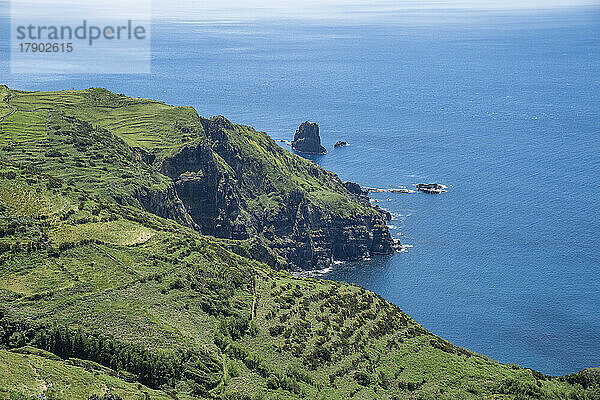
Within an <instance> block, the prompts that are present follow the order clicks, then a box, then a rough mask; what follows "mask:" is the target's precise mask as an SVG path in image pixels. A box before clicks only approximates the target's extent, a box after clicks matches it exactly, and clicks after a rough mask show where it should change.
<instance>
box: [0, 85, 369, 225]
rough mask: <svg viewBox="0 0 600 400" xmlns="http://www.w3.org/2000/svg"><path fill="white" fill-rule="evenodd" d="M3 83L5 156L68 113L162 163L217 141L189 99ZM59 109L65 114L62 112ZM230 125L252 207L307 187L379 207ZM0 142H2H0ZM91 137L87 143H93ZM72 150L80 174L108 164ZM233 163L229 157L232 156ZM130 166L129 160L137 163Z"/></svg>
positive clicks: (337, 203) (317, 194)
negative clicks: (8, 110)
mask: <svg viewBox="0 0 600 400" xmlns="http://www.w3.org/2000/svg"><path fill="white" fill-rule="evenodd" d="M3 90H4V91H5V93H8V95H6V94H5V97H6V96H8V98H7V101H6V102H5V103H7V104H8V105H9V106H10V107H13V108H14V109H15V110H17V112H16V113H15V114H14V115H12V116H10V117H9V118H7V119H6V121H4V122H3V123H1V124H0V127H1V128H2V129H3V130H4V131H5V132H9V133H10V134H9V135H5V136H4V138H3V139H2V140H4V144H9V145H12V149H13V150H12V152H9V151H5V156H7V157H11V158H16V159H22V158H23V157H22V156H21V157H20V156H19V153H20V150H21V149H22V148H23V146H20V144H24V143H23V141H24V140H25V138H26V137H27V138H29V139H33V138H35V139H37V140H42V139H44V138H45V132H44V124H45V123H46V121H48V119H52V118H54V120H58V119H60V117H61V116H62V115H63V114H64V115H68V116H74V117H77V118H78V119H80V120H82V121H87V122H89V123H91V124H92V125H93V128H94V130H99V131H102V129H106V130H108V131H110V133H111V134H114V135H116V136H117V137H119V138H120V139H122V140H123V141H124V142H125V143H127V144H128V145H129V146H131V147H133V148H139V149H143V150H144V151H145V152H147V153H150V154H152V155H154V156H155V157H156V159H155V160H156V161H155V163H160V161H161V160H163V159H164V158H167V157H170V156H173V155H174V154H175V153H177V152H178V151H179V150H181V149H182V148H183V147H186V146H194V145H197V144H199V143H213V145H216V143H215V139H214V138H209V137H207V135H206V132H205V130H204V128H203V126H202V121H203V120H202V119H201V118H200V117H198V115H197V113H196V111H195V110H194V109H193V108H191V107H173V106H169V105H166V104H164V103H161V102H158V101H155V100H148V99H133V98H129V97H126V96H123V95H118V94H114V93H111V92H109V91H107V90H105V89H88V90H82V91H60V92H22V91H16V90H8V89H3ZM51 111H55V112H51ZM56 112H58V114H60V115H59V116H56ZM204 121H206V120H204ZM24 125H26V126H24ZM226 125H227V126H228V127H229V129H228V136H229V141H230V143H231V145H232V146H233V150H234V151H235V152H239V153H240V156H241V157H242V158H243V160H244V163H243V165H242V168H243V173H241V174H238V176H237V177H236V179H238V180H239V181H240V184H241V185H242V186H243V187H245V188H246V189H248V190H247V192H249V193H252V195H251V196H250V197H248V198H247V199H246V200H247V201H248V206H249V211H255V210H261V209H269V210H272V211H274V212H276V211H277V208H279V207H281V206H282V204H283V202H282V201H281V198H282V196H283V197H284V198H285V197H286V196H288V195H289V194H290V193H291V192H293V191H294V190H302V191H304V192H306V193H308V194H309V198H311V199H312V200H313V201H314V202H315V203H316V204H319V205H321V206H323V207H325V208H327V209H329V210H330V211H331V212H334V213H340V214H341V215H342V216H349V217H350V216H353V215H357V214H372V213H374V211H373V210H372V209H371V208H370V207H365V206H363V205H361V204H359V203H357V202H356V201H355V200H354V199H353V197H352V196H349V195H348V192H347V191H346V190H345V188H344V187H343V185H342V184H341V181H340V180H339V179H338V178H337V176H335V174H333V173H330V172H327V171H324V170H323V169H322V168H320V167H318V166H316V165H315V164H313V163H311V162H309V161H307V160H304V159H303V158H301V157H298V156H295V155H293V154H292V153H290V152H288V151H284V150H283V149H281V148H280V147H279V146H277V144H276V143H275V142H274V141H273V139H271V138H270V137H269V136H268V135H266V134H264V133H262V132H257V131H255V130H254V129H252V128H250V127H246V126H243V125H230V124H229V123H227V124H226ZM99 134H100V135H101V134H102V133H101V132H100V133H99ZM52 139H53V138H52V137H50V138H49V140H47V141H45V143H46V144H47V146H52V147H54V146H55V142H56V140H54V141H53V140H52ZM42 142H44V141H42ZM1 144H3V142H0V145H1ZM67 144H70V143H67ZM90 144H91V143H87V145H90ZM85 145H86V143H82V146H79V150H85ZM96 146H97V147H99V146H98V145H96ZM26 147H27V151H28V152H31V153H32V154H28V155H29V156H30V158H31V156H34V157H36V158H37V157H39V153H38V154H36V153H34V152H32V151H31V148H30V146H26ZM67 147H68V146H67ZM215 147H216V146H215ZM9 148H10V147H9ZM75 150H78V149H77V148H76V149H75ZM15 153H16V154H15ZM82 153H84V154H82ZM214 154H215V157H216V158H217V159H218V160H221V161H223V159H222V158H221V156H220V155H219V154H218V151H217V149H215V152H214ZM72 156H73V157H74V158H75V161H76V163H75V165H72V167H71V168H69V171H70V173H71V175H72V176H71V178H72V179H74V180H75V179H77V178H78V176H82V175H85V176H86V177H87V176H89V175H90V172H91V173H93V172H94V171H93V169H101V168H103V167H106V165H102V164H101V163H98V162H95V161H98V160H100V161H102V158H99V156H98V154H97V153H94V149H93V148H92V149H91V150H90V151H85V152H84V151H78V152H77V154H72ZM61 161H62V160H61ZM67 161H68V160H67ZM77 161H79V163H77ZM90 161H91V163H90ZM107 161H108V164H109V165H108V169H109V172H113V171H112V169H113V168H111V167H110V164H113V165H114V160H112V159H111V160H107ZM232 163H233V162H232V160H230V164H232ZM44 164H46V160H44ZM117 165H118V166H120V167H121V168H120V170H122V169H123V166H121V165H119V164H117ZM125 167H127V168H130V167H131V166H130V165H127V166H125ZM82 168H85V170H82ZM222 169H223V170H224V171H229V172H233V171H234V170H235V168H232V165H228V164H227V163H226V162H224V161H223V163H222ZM132 172H133V173H132V174H131V175H132V176H128V177H126V178H128V179H129V180H137V181H138V183H139V182H145V181H146V179H147V178H148V174H145V175H144V176H142V178H143V179H139V180H138V179H136V178H135V177H136V176H138V174H139V173H140V172H139V171H132ZM194 172H196V171H194ZM152 178H153V179H152V182H153V185H160V182H159V181H160V176H157V175H156V174H155V175H153V176H152ZM123 181H124V182H123ZM113 182H114V183H115V185H110V186H114V187H119V186H120V185H121V184H122V183H125V184H131V182H128V181H127V179H123V178H121V177H118V176H117V177H114V179H113V180H112V181H110V183H113ZM82 183H83V182H82ZM83 184H85V183H83ZM99 186H101V185H98V184H97V182H89V183H88V184H85V186H84V187H85V188H86V189H88V190H90V191H96V190H98V189H99ZM119 194H120V193H119ZM127 194H130V192H125V191H123V195H127ZM255 195H256V196H255Z"/></svg>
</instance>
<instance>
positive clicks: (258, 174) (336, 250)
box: [160, 117, 394, 269]
mask: <svg viewBox="0 0 600 400" xmlns="http://www.w3.org/2000/svg"><path fill="white" fill-rule="evenodd" d="M201 124H202V127H203V130H204V133H205V134H206V137H207V138H208V142H204V143H200V144H197V145H193V146H186V147H184V148H182V149H181V150H179V151H178V152H177V153H175V154H174V155H172V156H170V157H167V158H165V159H164V160H162V162H161V163H160V172H161V173H162V174H164V175H165V176H168V177H170V178H171V179H172V180H173V182H174V184H175V190H176V193H177V195H178V198H179V199H181V201H182V202H183V204H184V205H185V208H186V210H187V212H188V213H189V215H190V216H191V218H192V219H193V221H194V222H195V223H196V224H197V225H198V228H199V230H200V231H201V232H202V233H203V234H208V235H212V236H215V237H219V238H226V239H237V240H253V241H255V242H257V241H258V242H260V243H263V244H265V246H266V247H267V248H268V249H269V251H272V252H273V256H274V258H275V259H277V260H278V263H279V264H281V265H284V266H285V265H286V264H287V267H290V268H301V269H310V268H322V267H326V266H329V265H331V263H332V262H333V261H334V260H344V261H351V260H359V259H363V258H366V257H369V256H371V255H374V254H390V253H392V252H393V251H394V243H393V240H392V238H391V236H390V233H389V230H388V228H387V226H386V220H387V219H388V218H389V214H388V213H387V212H385V211H383V210H381V209H379V208H376V207H373V206H371V205H370V204H369V201H368V199H367V198H366V196H365V195H364V194H363V193H362V192H361V191H360V188H358V190H357V187H358V185H352V184H349V183H344V182H342V181H341V180H340V179H339V178H338V177H337V176H336V175H335V174H333V173H331V172H328V171H325V170H323V169H322V168H320V167H319V166H317V165H315V164H313V163H312V162H310V161H306V160H304V159H301V158H300V157H297V156H295V155H293V154H291V153H290V152H288V151H287V150H284V149H281V148H280V147H279V146H277V145H276V143H275V142H274V141H273V140H272V139H271V138H270V137H268V136H267V135H266V134H264V133H261V132H257V131H255V130H254V129H252V128H249V127H245V126H240V125H233V124H231V123H230V122H229V121H228V120H226V119H225V118H224V117H215V118H213V119H210V120H208V119H201ZM349 189H350V190H349Z"/></svg>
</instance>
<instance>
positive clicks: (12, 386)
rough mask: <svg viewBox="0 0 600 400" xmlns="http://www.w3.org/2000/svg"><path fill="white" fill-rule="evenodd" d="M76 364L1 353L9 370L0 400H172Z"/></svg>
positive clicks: (0, 378) (2, 374)
mask: <svg viewBox="0 0 600 400" xmlns="http://www.w3.org/2000/svg"><path fill="white" fill-rule="evenodd" d="M23 350H25V351H23ZM17 351H18V352H17ZM31 353H34V354H31ZM35 353H37V354H42V355H36V354H35ZM49 357H50V358H49ZM73 361H74V362H77V361H76V360H66V361H65V360H61V359H60V358H58V357H52V355H51V354H49V353H44V352H41V351H36V349H33V348H30V349H27V348H25V349H15V351H13V352H11V351H6V350H0V365H4V366H10V368H0V399H2V400H5V399H6V400H17V399H19V400H20V399H23V400H24V399H29V398H30V395H32V394H42V393H44V394H46V396H47V397H48V398H64V399H87V398H88V397H89V396H90V395H92V394H97V395H99V396H102V395H104V394H106V393H111V394H114V395H117V396H120V397H121V398H123V399H131V400H145V399H146V398H147V397H146V395H148V396H149V397H150V398H152V399H157V400H167V399H171V397H169V396H168V395H167V394H166V393H164V392H162V391H157V390H152V389H149V388H147V387H145V386H142V385H139V384H137V383H135V382H125V381H124V380H122V379H120V378H119V377H118V376H116V373H115V372H114V371H111V370H107V369H105V368H89V367H88V368H84V367H80V366H76V365H74V363H73Z"/></svg>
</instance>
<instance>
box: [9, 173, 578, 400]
mask: <svg viewBox="0 0 600 400" xmlns="http://www.w3.org/2000/svg"><path fill="white" fill-rule="evenodd" d="M0 177H1V178H0V204H1V206H0V209H1V210H2V213H1V214H0V221H1V225H0V227H1V228H2V235H0V236H1V238H0V246H2V249H3V251H2V254H1V255H0V263H1V268H0V274H1V279H0V299H2V303H1V304H2V307H6V308H8V309H10V313H11V318H14V319H15V320H18V321H28V320H29V321H36V322H54V323H59V324H67V325H70V326H73V327H80V328H82V329H84V330H85V331H86V332H101V333H105V334H110V335H113V336H114V337H115V338H118V339H119V340H122V341H124V342H128V343H138V344H141V345H143V346H144V347H145V348H147V349H149V350H150V351H151V352H161V351H172V350H173V349H200V350H201V351H202V352H206V353H207V354H210V355H211V357H213V359H214V360H216V361H213V363H216V364H215V365H218V371H216V372H214V373H213V374H212V375H211V377H212V378H211V379H212V381H211V382H209V383H206V382H205V381H203V380H200V382H203V383H202V384H203V385H205V386H206V387H205V388H204V389H206V390H204V391H202V390H200V391H198V388H197V387H195V386H194V382H191V381H190V379H188V378H184V379H181V380H179V381H178V382H175V383H174V385H173V387H174V388H175V390H176V391H177V392H178V393H179V395H180V396H181V395H182V394H185V393H188V394H189V393H192V391H193V390H196V393H204V395H205V396H216V397H223V398H289V399H292V398H311V399H312V398H323V399H326V398H332V399H334V398H351V397H352V398H364V399H376V398H381V399H388V398H389V399H391V398H446V399H457V398H472V399H476V398H483V397H485V396H494V397H489V398H516V397H515V395H516V394H518V393H521V394H523V395H522V396H521V397H519V398H585V397H571V396H585V394H584V391H583V390H582V389H581V387H579V386H572V385H568V384H567V383H563V382H558V381H557V380H551V379H549V378H546V377H543V376H541V375H539V374H533V373H532V372H531V371H529V370H524V369H518V368H511V367H508V366H504V365H501V364H498V363H496V362H494V361H492V360H489V359H487V358H486V357H483V356H480V355H477V354H475V353H472V352H470V351H468V350H464V349H458V348H456V347H454V346H453V345H452V344H450V343H448V342H446V341H444V340H442V339H439V338H437V337H436V336H434V335H432V334H430V333H428V332H427V331H425V330H424V329H423V328H422V327H420V326H419V325H418V324H416V323H415V322H414V321H413V320H412V319H410V318H409V317H408V316H407V315H405V314H403V313H402V312H401V311H400V310H399V309H398V308H397V307H395V306H393V305H391V304H390V303H388V302H387V301H385V300H383V299H381V298H379V297H378V296H376V295H374V294H373V293H370V292H368V291H366V290H364V289H362V288H360V287H357V286H354V285H348V284H342V283H336V282H330V281H320V280H312V279H299V278H294V277H292V276H290V275H289V274H285V273H276V272H273V271H272V270H270V269H269V268H267V267H266V266H264V265H261V264H258V263H256V262H253V261H248V260H246V259H243V258H241V257H239V256H236V255H234V254H232V253H229V252H227V251H226V250H224V249H223V248H221V247H220V246H219V245H218V244H215V243H213V242H212V241H211V240H208V239H205V238H203V237H201V236H199V235H198V234H197V233H195V232H193V231H191V230H189V229H187V228H183V227H181V226H179V225H177V224H176V223H174V222H172V221H168V220H163V219H160V218H158V217H155V216H153V215H151V214H148V213H145V212H142V211H139V210H137V209H135V208H132V207H126V206H119V205H116V204H114V203H110V202H107V201H105V200H103V199H101V198H99V197H96V196H93V195H90V194H88V193H86V192H84V191H81V190H79V189H77V188H76V187H74V186H72V185H68V184H65V183H62V182H57V181H56V180H55V179H52V178H50V177H47V176H44V175H41V174H39V173H36V172H27V171H24V170H22V169H19V168H15V167H11V166H5V167H3V168H1V169H0ZM90 239H94V240H95V241H94V242H89V240H90ZM86 240H87V241H86ZM239 321H243V322H244V321H245V323H244V324H241V325H239V324H238V322H239ZM248 321H251V322H249V323H248ZM239 326H242V328H241V329H238V328H236V327H239ZM0 336H1V334H0ZM13 339H14V338H13ZM22 344H23V343H20V345H22ZM9 345H10V344H9ZM15 345H16V343H15ZM0 357H5V358H7V357H12V358H15V360H16V361H15V363H18V365H20V367H19V368H21V369H20V370H19V369H10V372H7V370H6V369H5V368H0V370H1V371H2V372H1V373H0V377H1V378H0V387H4V388H7V389H10V390H13V391H14V390H17V391H20V392H21V393H24V394H26V395H29V394H34V393H38V392H39V391H40V383H39V380H32V379H31V374H30V373H29V372H25V370H26V368H25V367H26V365H27V364H26V361H25V360H24V359H23V357H24V356H16V355H13V354H12V353H7V352H2V353H0ZM27 358H28V361H27V362H29V363H30V364H32V365H34V367H35V368H36V369H40V370H43V371H49V372H48V377H49V378H48V379H47V380H46V381H47V382H49V383H55V385H54V387H55V388H57V391H56V392H55V393H54V394H53V396H54V397H55V398H74V397H73V396H72V395H71V394H69V393H71V392H69V391H70V390H77V391H82V393H83V392H85V393H93V392H96V391H98V390H99V389H98V388H99V387H101V386H102V385H103V383H102V382H104V381H105V380H106V379H108V378H107V377H105V376H103V375H100V376H96V377H95V378H94V380H91V378H90V380H89V381H88V380H85V379H87V378H85V377H81V379H80V378H79V375H81V374H83V375H85V374H84V373H83V372H82V371H81V370H79V369H76V368H75V367H70V366H65V365H64V363H62V362H57V361H55V362H50V361H45V360H44V361H41V360H39V358H36V357H34V356H27ZM11 360H12V359H11ZM11 362H12V361H11ZM0 365H7V364H0ZM67 370H68V371H67ZM15 371H16V372H15ZM19 371H22V372H19ZM52 371H64V374H63V373H62V372H61V373H60V374H56V373H54V372H52ZM53 374H54V375H53ZM59 376H62V377H63V378H64V379H63V378H60V379H59ZM70 376H72V377H73V379H77V382H78V384H77V385H74V384H71V385H66V384H65V381H70V379H71V378H69V377H70ZM85 376H88V375H85ZM188 376H189V375H188ZM84 378H85V379H84ZM50 381H51V382H50ZM79 383H81V385H79ZM19 385H20V386H19ZM123 385H125V384H124V383H120V382H119V383H118V384H117V383H111V384H110V386H113V387H115V388H125V387H126V386H127V385H125V386H123ZM194 388H195V389H194ZM115 390H116V389H115ZM123 390H125V389H123ZM144 390H145V389H144ZM119 393H123V394H124V395H126V393H125V392H119ZM132 393H133V392H132ZM527 393H529V394H530V395H531V396H529V397H527V396H525V397H523V396H524V394H527ZM131 395H132V396H133V394H131ZM240 396H241V397H240ZM244 396H246V397H244ZM152 397H153V398H155V397H154V395H153V396H152ZM131 398H135V397H131ZM156 398H159V397H156Z"/></svg>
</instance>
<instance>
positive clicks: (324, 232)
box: [0, 87, 394, 268]
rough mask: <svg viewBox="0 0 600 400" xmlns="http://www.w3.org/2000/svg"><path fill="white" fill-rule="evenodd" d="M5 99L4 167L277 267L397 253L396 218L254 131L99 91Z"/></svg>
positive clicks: (10, 94) (7, 93) (14, 94)
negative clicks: (391, 227) (259, 252)
mask: <svg viewBox="0 0 600 400" xmlns="http://www.w3.org/2000/svg"><path fill="white" fill-rule="evenodd" d="M2 90H3V93H4V94H3V96H4V100H3V102H2V103H3V104H4V107H5V108H6V109H7V110H8V109H11V110H15V111H14V113H13V114H11V115H9V116H7V117H5V118H4V120H2V121H1V122H0V129H1V130H2V131H3V132H4V133H5V134H4V135H3V137H2V139H0V145H2V150H1V152H0V155H1V156H3V157H4V158H6V159H9V160H11V161H13V162H19V163H21V165H27V166H30V167H31V166H35V167H37V168H40V170H41V171H44V172H48V173H52V174H54V175H56V176H60V177H62V178H64V179H66V180H67V181H69V182H73V183H75V184H77V185H78V186H79V187H82V188H85V189H86V190H88V191H90V192H91V193H96V194H99V195H102V196H103V197H105V198H107V199H109V200H113V201H116V202H118V203H121V204H129V205H133V206H138V207H139V206H141V207H143V208H144V209H146V210H148V211H150V212H152V213H154V214H156V215H159V216H162V217H165V218H171V219H174V220H176V221H178V222H180V223H182V224H185V225H187V226H190V227H193V228H196V229H198V230H200V231H201V232H203V233H204V234H208V235H212V236H216V237H219V238H225V239H241V240H244V239H249V238H254V240H255V241H259V242H261V243H265V244H266V245H267V246H268V247H269V248H270V249H271V250H272V251H274V253H275V254H273V257H271V258H272V259H273V260H276V262H277V264H278V265H279V266H280V267H292V268H293V267H296V268H297V267H300V268H312V267H323V266H327V265H330V264H331V263H332V262H333V260H334V259H337V260H357V259H361V258H364V257H368V256H369V255H371V254H389V253H391V252H393V251H394V249H393V247H394V243H393V241H392V239H391V236H390V234H389V231H388V229H387V227H386V226H385V219H386V218H389V215H388V214H387V213H385V212H384V211H382V210H380V209H378V208H375V207H372V206H371V205H370V204H369V202H368V199H366V197H365V196H363V195H362V194H361V193H360V190H358V191H357V189H356V186H354V185H347V184H345V183H344V182H342V181H341V180H340V179H339V178H338V177H337V176H336V175H335V174H333V173H331V172H327V171H325V170H323V169H322V168H320V167H318V166H316V165H315V164H313V163H312V162H309V161H307V160H304V159H303V158H301V157H298V156H296V155H293V154H292V153H290V152H288V151H286V150H283V149H281V148H280V147H279V146H277V145H276V143H275V142H274V141H273V140H272V139H271V138H270V137H268V136H267V135H266V134H264V133H261V132H257V131H255V130H254V129H252V128H249V127H245V126H241V125H234V124H232V123H230V122H229V121H227V120H226V119H225V118H223V117H215V118H213V119H210V120H208V119H205V118H201V117H199V116H198V115H197V113H196V111H195V110H194V109H193V108H190V107H172V106H168V105H165V104H163V103H160V102H157V101H153V100H147V99H133V98H129V97H126V96H123V95H117V94H114V93H111V92H109V91H107V90H104V89H89V90H83V91H64V92H22V91H15V90H9V89H8V88H6V87H3V88H2ZM100 181H103V182H104V184H100ZM288 264H289V265H288Z"/></svg>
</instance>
